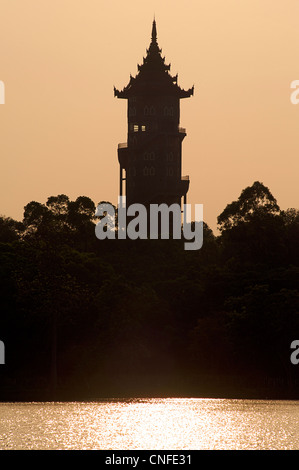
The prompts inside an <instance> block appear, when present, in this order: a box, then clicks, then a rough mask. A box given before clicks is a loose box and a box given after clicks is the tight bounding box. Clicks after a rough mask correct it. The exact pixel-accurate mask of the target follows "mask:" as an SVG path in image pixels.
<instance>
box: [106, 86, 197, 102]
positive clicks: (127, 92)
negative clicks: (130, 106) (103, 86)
mask: <svg viewBox="0 0 299 470" xmlns="http://www.w3.org/2000/svg"><path fill="white" fill-rule="evenodd" d="M136 91H137V93H136ZM169 91H170V94H171V95H176V96H177V97H178V98H189V97H190V96H193V94H194V85H193V86H192V88H189V89H188V90H183V89H182V88H180V87H179V86H178V85H174V86H173V88H171V90H169ZM139 94H143V93H142V90H141V92H139V93H138V90H136V88H135V87H133V86H131V85H130V84H129V85H128V86H126V87H125V88H123V90H117V89H116V88H115V87H114V96H115V97H116V98H123V99H129V98H131V97H132V96H136V95H139Z"/></svg>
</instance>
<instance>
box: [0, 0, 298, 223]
mask: <svg viewBox="0 0 299 470" xmlns="http://www.w3.org/2000/svg"><path fill="white" fill-rule="evenodd" d="M154 15H155V18H156V21H157V31H158V43H159V46H160V47H161V48H162V53H163V55H165V57H166V63H171V73H172V75H175V74H176V73H178V74H179V75H178V76H179V81H178V83H179V85H180V86H182V87H183V88H186V89H188V88H190V87H191V86H192V85H193V84H194V86H195V94H194V96H193V97H191V98H189V99H185V100H181V126H182V127H186V128H187V137H186V138H185V140H184V141H183V174H184V175H190V180H191V182H190V189H189V193H188V202H190V203H191V204H193V205H194V204H196V203H197V204H199V203H202V204H204V219H205V221H206V222H207V223H208V224H209V225H210V227H211V228H213V229H215V228H216V219H217V216H218V215H219V214H220V213H221V212H222V210H223V209H224V208H225V206H226V205H227V204H228V203H230V202H231V201H233V200H235V199H237V198H238V196H239V195H240V192H241V190H242V189H244V188H245V187H246V186H249V185H251V184H252V183H253V182H254V181H256V180H259V181H261V182H263V183H264V184H265V185H266V186H268V187H269V188H270V190H271V192H272V194H273V195H274V196H275V197H276V198H277V200H278V204H279V205H280V207H281V208H282V209H286V208H288V207H296V208H299V188H298V169H299V159H298V156H299V104H298V105H293V104H292V103H291V101H290V95H291V91H292V90H291V89H290V83H291V82H292V81H293V80H297V79H299V28H298V18H299V2H298V0H284V1H282V0H225V1H224V0H204V1H202V0H188V1H187V2H182V1H181V0H180V1H177V0H171V1H170V0H169V1H168V0H167V1H166V0H159V1H147V2H144V1H140V0H139V1H135V0H128V1H126V2H125V1H123V0H114V1H110V2H108V1H105V2H104V1H101V0H0V80H1V81H3V82H4V83H5V91H6V94H5V99H6V103H5V104H4V105H0V126H1V127H0V135H1V138H0V155H1V185H0V192H1V195H0V213H2V215H6V216H10V217H13V218H15V219H17V220H21V219H22V216H23V208H24V206H25V205H26V204H27V203H28V202H30V201H32V200H35V201H39V202H41V203H45V202H46V200H47V198H48V197H49V196H55V195H57V194H67V195H68V196H69V197H70V198H71V199H75V198H77V197H78V196H83V195H84V196H89V197H90V198H91V199H92V200H93V201H94V202H95V203H98V202H99V201H101V200H109V201H111V202H112V203H114V204H116V203H117V196H118V177H119V167H118V160H117V144H118V143H119V142H125V141H126V140H127V134H126V132H127V130H126V101H125V100H118V99H116V98H115V97H114V94H113V86H114V85H115V86H116V87H117V88H119V89H122V88H123V87H124V86H125V85H127V83H128V81H129V77H130V73H131V74H132V75H135V74H136V73H137V63H142V58H143V56H144V55H145V54H146V48H147V47H148V46H149V43H150V36H151V27H152V20H153V17H154Z"/></svg>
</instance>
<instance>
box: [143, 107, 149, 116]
mask: <svg viewBox="0 0 299 470" xmlns="http://www.w3.org/2000/svg"><path fill="white" fill-rule="evenodd" d="M143 114H144V115H145V116H148V115H149V109H148V106H145V107H144V109H143Z"/></svg>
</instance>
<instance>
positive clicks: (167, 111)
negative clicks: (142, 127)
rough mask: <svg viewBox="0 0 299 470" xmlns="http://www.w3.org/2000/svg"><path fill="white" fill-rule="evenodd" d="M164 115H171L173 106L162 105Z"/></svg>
mask: <svg viewBox="0 0 299 470" xmlns="http://www.w3.org/2000/svg"><path fill="white" fill-rule="evenodd" d="M164 116H173V106H165V107H164Z"/></svg>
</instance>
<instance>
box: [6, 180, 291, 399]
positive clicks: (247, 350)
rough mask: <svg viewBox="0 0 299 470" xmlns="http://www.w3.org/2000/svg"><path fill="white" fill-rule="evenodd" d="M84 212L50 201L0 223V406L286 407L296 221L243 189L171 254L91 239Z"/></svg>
mask: <svg viewBox="0 0 299 470" xmlns="http://www.w3.org/2000/svg"><path fill="white" fill-rule="evenodd" d="M95 209H96V207H95V204H94V202H93V201H91V200H90V199H89V198H87V197H79V198H77V199H76V200H75V201H70V199H69V198H68V197H67V196H66V195H59V196H55V197H54V196H52V197H49V198H48V200H47V202H46V203H45V204H41V203H38V202H30V203H29V204H27V205H26V206H25V208H24V217H23V221H22V222H16V221H14V220H12V219H10V218H7V217H2V218H0V259H1V263H0V272H1V284H0V289H1V295H0V304H1V305H0V311H1V317H0V339H1V340H2V341H3V342H4V343H5V352H6V364H5V365H4V366H0V367H1V370H0V373H1V384H0V399H2V400H7V399H11V400H13V399H18V400H23V399H24V400H26V399H48V398H49V399H51V398H53V397H54V398H58V399H75V400H76V399H96V398H100V397H105V396H114V397H120V396H124V395H131V396H140V395H148V396H149V395H193V396H194V395H196V396H233V397H234V396H235V397H248V398H250V397H257V398H265V397H276V398H289V397H290V398H298V395H299V393H298V391H299V387H298V371H299V364H298V366H296V365H294V364H292V363H291V360H290V356H291V353H292V350H291V349H290V345H291V343H292V341H293V340H296V339H299V211H298V210H296V209H289V210H287V211H282V210H280V208H279V206H278V205H277V202H276V200H275V198H274V197H273V195H272V194H271V192H270V191H269V189H268V188H267V187H265V186H264V185H263V184H262V183H259V182H255V183H254V184H253V185H252V186H250V187H248V188H246V189H244V190H243V191H242V193H241V195H240V197H239V198H238V199H237V200H236V201H234V202H232V203H231V204H228V205H227V207H226V208H225V209H224V211H223V212H222V214H220V215H219V217H218V227H219V231H220V235H219V236H215V235H214V234H213V232H212V231H211V230H210V229H209V227H208V226H207V225H206V224H204V242H203V247H202V248H201V249H200V250H198V251H185V250H184V248H183V243H184V240H135V241H132V240H98V239H97V238H96V236H95V223H96V219H95ZM298 357H299V355H298Z"/></svg>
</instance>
